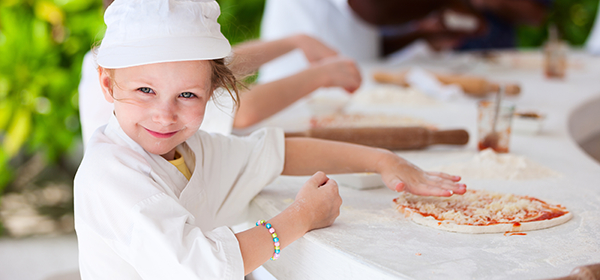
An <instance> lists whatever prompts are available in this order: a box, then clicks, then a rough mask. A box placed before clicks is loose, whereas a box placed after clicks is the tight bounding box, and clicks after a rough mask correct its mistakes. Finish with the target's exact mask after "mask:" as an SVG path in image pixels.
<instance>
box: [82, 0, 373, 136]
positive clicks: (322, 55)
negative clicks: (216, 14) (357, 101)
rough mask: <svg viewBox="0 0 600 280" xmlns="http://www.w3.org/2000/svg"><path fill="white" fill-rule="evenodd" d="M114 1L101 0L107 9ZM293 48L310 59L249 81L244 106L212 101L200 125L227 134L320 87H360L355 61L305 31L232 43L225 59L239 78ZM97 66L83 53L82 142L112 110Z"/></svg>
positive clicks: (104, 120)
mask: <svg viewBox="0 0 600 280" xmlns="http://www.w3.org/2000/svg"><path fill="white" fill-rule="evenodd" d="M112 2H113V0H104V5H105V8H106V7H108V6H109V5H110V4H111V3H112ZM293 50H298V51H300V52H302V54H303V55H304V56H305V57H306V59H307V60H308V61H309V62H310V67H307V68H306V69H304V70H303V71H300V72H299V73H295V74H294V75H292V76H289V77H285V78H283V79H280V80H276V81H272V82H269V83H261V84H258V85H249V86H248V88H247V90H245V91H243V93H242V94H241V98H240V101H241V102H240V104H244V106H242V107H239V108H235V104H233V103H232V102H231V100H230V99H226V98H225V99H222V100H210V101H209V103H208V105H207V109H206V110H207V113H206V114H207V117H206V118H205V121H204V122H203V124H202V126H201V129H203V130H205V131H208V132H216V133H222V134H230V133H231V132H232V128H238V129H244V128H247V127H250V126H252V125H254V124H256V123H258V122H260V121H262V120H264V119H266V118H268V117H270V116H272V115H273V114H275V113H277V112H279V111H281V110H282V109H284V108H286V107H288V106H289V105H291V104H292V103H294V102H295V101H297V100H298V99H300V98H302V97H304V96H306V95H308V94H309V93H311V92H313V91H314V90H316V89H318V88H323V87H340V88H343V89H344V90H345V91H347V92H349V93H352V92H354V91H355V90H356V89H358V88H359V86H360V84H361V75H360V72H359V70H358V68H357V66H356V64H355V62H354V60H352V59H349V58H346V57H343V56H340V55H339V54H338V53H337V52H336V51H335V50H333V49H331V48H330V47H328V46H327V45H325V44H324V43H322V42H321V41H320V40H317V39H315V38H313V37H310V36H307V35H303V34H295V35H290V36H287V37H286V38H279V39H277V40H270V41H261V40H254V41H250V42H245V43H242V44H239V45H238V46H235V47H234V48H233V51H232V53H231V55H230V57H228V58H227V60H228V64H229V66H230V68H231V69H232V71H233V73H234V74H235V75H236V77H237V78H238V79H240V78H243V77H246V76H248V75H250V74H252V73H254V72H256V71H257V70H258V68H259V67H260V66H261V65H263V64H264V63H267V62H269V61H271V60H273V59H275V58H277V57H279V56H281V55H284V54H286V53H288V52H290V51H293ZM97 68H98V65H97V64H96V62H95V61H94V55H93V53H91V52H89V53H88V54H86V56H85V57H84V61H83V66H82V77H81V81H80V84H79V111H80V121H81V126H82V138H83V142H84V146H85V145H86V144H87V141H88V140H89V139H90V137H91V135H92V134H93V132H94V131H95V130H96V129H97V128H99V127H101V126H102V125H105V124H106V123H107V122H108V119H109V118H110V116H111V114H112V112H113V106H112V104H110V103H108V102H106V100H105V99H104V97H103V96H102V93H101V89H100V83H99V82H98V71H97Z"/></svg>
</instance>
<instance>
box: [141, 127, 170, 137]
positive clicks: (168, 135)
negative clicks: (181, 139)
mask: <svg viewBox="0 0 600 280" xmlns="http://www.w3.org/2000/svg"><path fill="white" fill-rule="evenodd" d="M144 129H146V131H148V133H150V135H152V136H154V137H156V138H169V137H171V136H173V135H175V134H176V133H177V132H178V131H173V132H166V133H161V132H157V131H152V130H150V129H147V128H145V127H144Z"/></svg>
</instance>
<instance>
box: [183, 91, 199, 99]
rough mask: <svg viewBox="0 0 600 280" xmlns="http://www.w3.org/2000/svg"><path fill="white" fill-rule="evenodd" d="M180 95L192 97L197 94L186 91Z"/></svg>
mask: <svg viewBox="0 0 600 280" xmlns="http://www.w3.org/2000/svg"><path fill="white" fill-rule="evenodd" d="M179 96H181V97H183V98H192V97H194V96H196V95H195V94H193V93H191V92H188V91H186V92H182V93H181V94H180V95H179Z"/></svg>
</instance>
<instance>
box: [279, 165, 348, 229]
mask: <svg viewBox="0 0 600 280" xmlns="http://www.w3.org/2000/svg"><path fill="white" fill-rule="evenodd" d="M341 205H342V198H341V197H340V194H339V192H338V185H337V183H336V182H335V181H334V180H331V179H329V178H327V176H326V175H325V173H323V172H321V171H319V172H317V173H315V174H314V175H313V176H312V177H311V178H310V179H309V180H308V181H307V182H306V183H305V184H304V186H302V188H301V189H300V191H299V192H298V195H296V200H295V201H294V203H293V204H292V205H291V206H290V208H293V209H298V212H299V214H300V216H301V217H302V220H303V222H304V223H305V225H306V231H310V230H313V229H318V228H323V227H328V226H330V225H331V224H333V221H335V219H336V218H337V217H338V216H339V215H340V206H341Z"/></svg>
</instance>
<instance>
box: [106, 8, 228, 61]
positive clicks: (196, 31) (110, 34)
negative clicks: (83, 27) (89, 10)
mask: <svg viewBox="0 0 600 280" xmlns="http://www.w3.org/2000/svg"><path fill="white" fill-rule="evenodd" d="M220 13H221V12H220V10H219V4H217V2H216V1H214V0H116V1H114V2H113V3H112V4H111V5H110V6H109V7H108V8H107V9H106V13H105V14H104V21H105V22H106V25H107V29H106V33H105V35H104V39H103V40H102V43H101V44H100V47H99V48H98V53H97V60H98V65H100V66H102V67H104V68H109V69H115V68H124V67H131V66H137V65H144V64H151V63H159V62H172V61H189V60H211V59H218V58H224V57H225V56H227V55H228V54H229V52H230V51H231V45H230V44H229V41H228V40H227V39H226V38H225V36H223V34H222V33H221V29H220V25H219V23H217V18H218V17H219V15H220Z"/></svg>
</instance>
